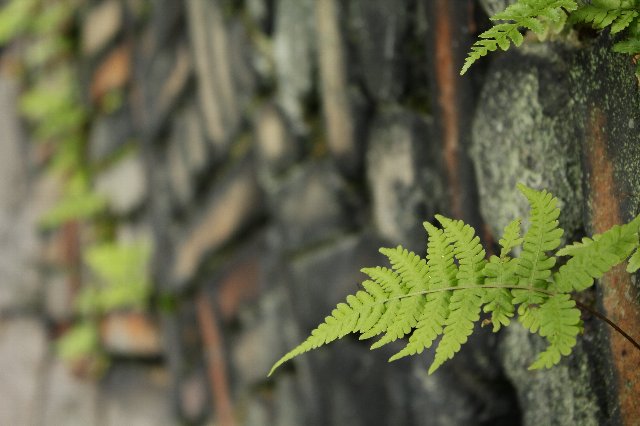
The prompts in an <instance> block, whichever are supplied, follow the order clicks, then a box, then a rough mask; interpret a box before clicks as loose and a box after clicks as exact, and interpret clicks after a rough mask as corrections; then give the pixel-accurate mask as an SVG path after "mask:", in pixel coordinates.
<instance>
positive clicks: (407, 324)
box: [371, 246, 429, 349]
mask: <svg viewBox="0 0 640 426" xmlns="http://www.w3.org/2000/svg"><path fill="white" fill-rule="evenodd" d="M380 252H381V253H382V254H384V255H385V256H387V257H388V258H389V261H390V262H391V266H392V267H393V269H394V271H395V272H396V273H397V274H398V275H399V276H400V279H401V283H402V287H403V289H404V292H403V294H407V293H410V292H417V291H420V290H427V289H428V281H429V276H428V273H429V267H428V266H427V262H426V261H425V260H424V259H422V258H421V257H420V256H418V255H417V254H415V253H413V252H411V251H409V250H407V249H405V248H403V247H402V246H398V247H396V248H395V249H390V248H383V249H380ZM425 301H426V298H425V297H424V296H422V295H420V296H412V297H405V298H403V299H401V300H400V303H399V305H398V310H397V311H395V312H394V314H395V317H394V318H393V320H392V321H391V323H390V325H389V327H388V328H387V330H386V334H385V335H384V336H383V337H382V338H381V339H380V340H378V341H377V342H376V343H374V344H373V345H372V346H371V349H377V348H379V347H381V346H383V345H386V344H387V343H391V342H393V341H395V340H398V339H400V338H402V337H404V336H406V335H407V334H409V333H411V330H412V329H413V328H414V327H415V326H416V325H417V323H418V319H419V317H420V315H421V313H422V309H423V308H424V304H425Z"/></svg>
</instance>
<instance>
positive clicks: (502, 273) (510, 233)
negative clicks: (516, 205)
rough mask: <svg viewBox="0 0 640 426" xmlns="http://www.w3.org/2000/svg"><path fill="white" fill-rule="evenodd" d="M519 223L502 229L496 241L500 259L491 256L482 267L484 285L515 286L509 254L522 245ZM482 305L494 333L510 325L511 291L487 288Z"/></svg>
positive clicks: (514, 264) (513, 262) (515, 280)
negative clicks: (489, 316) (489, 317)
mask: <svg viewBox="0 0 640 426" xmlns="http://www.w3.org/2000/svg"><path fill="white" fill-rule="evenodd" d="M521 221H522V220H521V219H520V218H517V219H515V220H513V221H512V222H511V223H509V224H508V225H507V226H506V227H505V228H504V232H503V236H502V238H501V239H500V240H499V241H498V243H499V244H500V247H501V250H500V257H497V256H491V258H490V259H489V263H487V264H486V265H485V267H484V275H485V277H486V278H485V284H487V285H492V286H496V287H501V286H504V287H506V286H514V287H515V286H516V285H517V283H518V276H517V275H516V261H515V259H512V258H510V257H509V253H510V252H511V250H513V249H514V248H515V247H518V246H519V245H520V244H522V241H523V239H522V238H521V237H520V223H521ZM483 303H484V304H485V306H484V308H483V310H484V312H486V313H491V323H492V324H493V332H494V333H495V332H497V331H498V330H500V327H502V326H505V327H506V326H508V325H509V324H510V322H511V318H512V317H513V312H514V310H515V309H514V305H513V295H512V294H511V291H509V290H508V289H506V288H487V289H486V291H485V294H484V299H483Z"/></svg>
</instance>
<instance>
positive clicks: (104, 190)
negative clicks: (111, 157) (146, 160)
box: [96, 154, 147, 214]
mask: <svg viewBox="0 0 640 426" xmlns="http://www.w3.org/2000/svg"><path fill="white" fill-rule="evenodd" d="M96 191H97V192H98V193H100V194H102V195H104V196H105V197H106V198H107V202H108V203H109V207H110V208H111V209H113V211H114V212H116V213H118V214H126V213H129V212H130V211H131V210H133V209H135V208H136V207H138V206H139V205H140V203H141V202H142V201H143V200H144V198H145V197H146V196H147V178H146V175H145V172H144V165H143V163H142V159H141V158H140V156H139V155H137V154H133V155H129V156H127V157H126V158H124V159H121V160H119V161H117V162H116V164H114V165H113V166H111V167H110V168H109V169H108V170H106V171H104V172H103V173H101V174H100V175H99V176H98V179H97V181H96Z"/></svg>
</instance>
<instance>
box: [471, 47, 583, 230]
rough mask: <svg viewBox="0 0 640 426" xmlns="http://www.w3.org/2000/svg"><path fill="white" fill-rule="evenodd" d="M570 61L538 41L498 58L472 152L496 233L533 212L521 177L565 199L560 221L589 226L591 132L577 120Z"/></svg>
mask: <svg viewBox="0 0 640 426" xmlns="http://www.w3.org/2000/svg"><path fill="white" fill-rule="evenodd" d="M567 65H568V64H567V63H566V62H565V61H564V60H563V59H562V58H561V57H560V55H559V52H557V51H555V50H554V49H553V48H552V47H551V46H549V45H537V46H530V47H528V49H527V48H525V49H521V50H519V51H514V52H512V54H510V55H505V56H503V57H500V58H496V60H495V61H494V63H493V64H492V66H491V68H490V70H489V73H488V75H487V81H486V83H485V86H484V87H483V90H482V93H481V95H480V99H479V102H480V104H481V105H482V108H480V109H478V110H477V112H476V116H475V117H474V122H473V146H472V148H471V154H472V156H473V160H474V163H475V167H476V174H477V178H478V189H479V194H480V207H481V211H482V214H483V217H484V220H485V221H486V222H487V223H488V224H489V226H490V228H491V231H492V233H493V235H494V236H499V235H502V229H503V228H504V226H506V225H507V224H508V223H509V222H510V221H511V220H513V219H514V218H515V217H518V216H525V215H527V211H528V207H527V205H528V204H527V202H526V199H525V198H524V197H523V196H522V195H521V194H520V192H519V191H518V190H517V189H516V183H518V182H521V183H524V184H525V185H528V186H530V187H533V188H537V189H542V188H546V189H548V190H549V191H551V192H552V193H553V194H554V195H555V196H557V197H558V199H559V200H560V208H561V209H562V215H561V216H560V226H561V227H563V228H564V229H565V230H566V231H567V232H568V233H569V235H570V233H571V232H573V231H575V230H576V229H578V228H579V227H580V226H581V225H582V197H583V196H582V186H581V183H580V182H581V178H582V172H581V167H580V161H581V160H580V154H579V140H580V137H581V135H582V134H583V133H582V123H581V121H580V120H576V119H575V118H574V117H575V116H574V113H573V110H574V109H575V108H576V107H575V103H574V100H573V99H572V96H571V94H572V91H573V89H571V86H569V85H568V84H566V83H568V78H569V73H568V68H567ZM561 82H564V83H565V84H559V83H561ZM550 87H553V89H549V88H550ZM497 148H498V149H497Z"/></svg>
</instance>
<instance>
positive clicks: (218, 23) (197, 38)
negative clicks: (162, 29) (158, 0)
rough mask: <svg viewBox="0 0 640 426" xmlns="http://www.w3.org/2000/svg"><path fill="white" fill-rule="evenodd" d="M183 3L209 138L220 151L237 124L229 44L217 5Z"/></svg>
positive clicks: (199, 0)
mask: <svg viewBox="0 0 640 426" xmlns="http://www.w3.org/2000/svg"><path fill="white" fill-rule="evenodd" d="M185 3H186V7H187V12H188V13H187V17H188V22H189V31H190V40H191V46H192V53H193V58H194V62H195V70H196V76H197V80H198V87H199V90H198V99H199V101H200V108H201V110H202V112H203V115H204V117H205V120H204V123H205V126H206V132H207V136H208V138H209V139H210V140H211V141H212V142H213V143H214V145H215V146H216V147H217V148H218V149H223V148H224V147H225V146H226V144H227V143H228V138H229V137H230V135H231V134H232V133H233V132H234V130H235V128H236V126H237V125H238V123H239V114H238V104H237V98H236V89H235V86H234V82H233V77H232V74H231V66H230V63H229V51H228V48H229V43H228V34H227V27H226V25H225V21H224V19H223V16H222V11H221V10H220V5H219V2H210V1H205V0H189V1H187V2H185Z"/></svg>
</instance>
